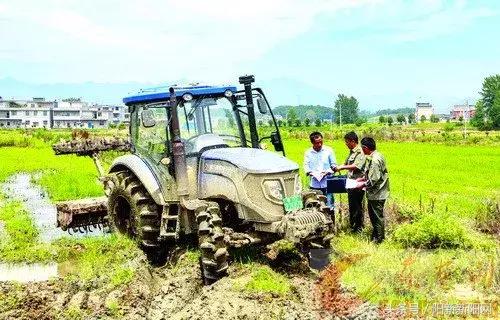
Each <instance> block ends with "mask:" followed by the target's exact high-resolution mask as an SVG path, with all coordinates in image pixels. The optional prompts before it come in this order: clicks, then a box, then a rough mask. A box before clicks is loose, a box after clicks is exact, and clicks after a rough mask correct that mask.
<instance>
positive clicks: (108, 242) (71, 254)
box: [0, 199, 140, 289]
mask: <svg viewBox="0 0 500 320" xmlns="http://www.w3.org/2000/svg"><path fill="white" fill-rule="evenodd" d="M0 203H1V206H0V220H1V221H2V222H3V224H4V232H2V234H1V235H0V262H7V263H19V262H23V263H34V262H37V263H49V262H58V263H59V271H60V272H61V273H62V274H63V275H64V276H65V279H66V280H67V281H69V282H73V283H76V284H77V285H79V286H80V287H83V288H93V287H97V286H99V285H105V286H108V287H109V288H110V289H112V288H114V287H118V286H121V285H125V284H128V283H129V282H130V281H131V280H132V279H133V277H134V276H135V272H136V266H135V265H134V264H133V263H134V261H137V258H138V257H139V255H140V251H139V249H138V248H137V246H136V244H135V242H134V241H132V240H130V239H127V238H125V237H123V236H120V235H116V234H112V235H109V236H101V237H87V238H69V237H64V238H61V239H58V240H55V241H53V242H51V243H42V242H40V241H39V238H38V235H39V233H38V230H37V229H36V227H35V225H34V223H33V221H32V219H31V217H30V215H29V214H28V213H27V212H26V211H25V210H24V209H23V208H22V207H21V205H20V204H19V203H16V202H5V199H3V200H2V199H0Z"/></svg>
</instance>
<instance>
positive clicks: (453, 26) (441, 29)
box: [389, 1, 497, 42]
mask: <svg viewBox="0 0 500 320" xmlns="http://www.w3.org/2000/svg"><path fill="white" fill-rule="evenodd" d="M432 2H434V1H432ZM436 2H437V3H439V4H438V5H435V6H434V8H433V9H434V10H432V11H431V12H429V13H427V14H425V15H421V16H419V17H415V18H412V19H409V20H408V21H406V22H404V23H402V24H401V25H400V26H398V27H397V28H396V30H395V32H394V34H392V35H391V36H390V37H389V38H391V39H392V40H394V41H397V42H405V41H418V40H422V39H428V38H434V37H438V36H442V35H447V34H451V33H456V32H458V31H459V30H463V29H464V28H466V27H467V26H469V25H471V24H472V23H473V22H474V21H475V20H476V19H480V18H484V17H490V16H495V15H496V14H497V13H496V12H495V11H493V10H491V9H488V8H469V7H467V4H466V2H465V1H457V2H455V3H454V4H452V5H451V6H448V7H443V6H442V3H440V1H436Z"/></svg>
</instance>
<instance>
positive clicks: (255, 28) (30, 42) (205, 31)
mask: <svg viewBox="0 0 500 320" xmlns="http://www.w3.org/2000/svg"><path fill="white" fill-rule="evenodd" d="M376 2H378V1H376V0H358V1H352V0H339V1H327V0H310V1H302V0H274V1H268V0H255V1H252V2H246V1H234V0H233V1H229V0H212V1H160V0H148V1H141V2H135V1H134V2H131V1H114V0H113V1H105V2H94V1H87V2H82V1H75V0H67V1H61V0H49V1H43V2H39V1H26V0H24V1H23V0H18V1H16V2H11V3H9V5H8V6H7V5H0V18H2V17H3V16H5V17H6V18H7V19H9V29H10V30H9V32H4V33H1V31H0V35H1V36H2V40H3V41H2V42H3V46H5V50H3V51H2V52H1V53H0V59H2V60H4V61H14V62H16V61H24V62H33V61H36V62H39V63H46V64H47V67H46V68H44V67H43V66H41V65H37V66H36V68H35V69H34V70H32V71H33V74H32V76H35V77H36V76H37V71H36V70H46V69H48V66H49V65H50V70H51V73H49V74H47V73H45V74H44V78H45V79H53V80H70V81H79V80H90V79H96V78H97V79H98V80H101V81H123V80H139V81H148V80H149V81H158V80H161V79H165V78H179V77H193V76H196V75H198V76H202V77H210V78H215V79H221V78H227V77H229V76H232V74H233V73H234V72H240V71H242V70H238V69H239V68H242V65H243V64H244V63H245V62H248V61H254V60H256V59H258V58H259V57H261V56H262V55H263V54H265V53H266V52H268V51H269V50H270V49H272V48H273V47H274V46H276V45H279V44H280V43H282V42H283V41H286V40H287V39H290V38H293V37H296V36H298V35H300V34H303V33H306V32H308V30H310V28H311V26H312V25H313V24H314V21H315V18H316V17H317V16H318V15H320V14H325V13H334V12H337V11H338V10H343V9H348V8H357V7H360V6H365V5H369V4H372V3H376ZM19 39H24V40H25V41H22V42H20V41H19ZM44 44H45V45H44ZM0 61H1V60H0ZM68 67H70V70H71V73H70V74H68ZM245 71H251V70H245ZM39 72H41V71H39ZM38 76H40V75H39V74H38Z"/></svg>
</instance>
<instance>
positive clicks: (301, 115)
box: [273, 105, 333, 121]
mask: <svg viewBox="0 0 500 320" xmlns="http://www.w3.org/2000/svg"><path fill="white" fill-rule="evenodd" d="M292 109H293V110H294V111H295V113H296V114H297V118H298V119H300V120H304V119H306V118H309V119H310V120H311V121H314V120H316V119H331V118H332V114H333V109H332V108H328V107H325V106H320V105H299V106H279V107H276V108H274V109H273V113H274V114H275V115H280V116H282V117H283V118H286V116H287V114H288V113H289V112H290V110H292Z"/></svg>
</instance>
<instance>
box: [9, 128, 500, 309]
mask: <svg viewBox="0 0 500 320" xmlns="http://www.w3.org/2000/svg"><path fill="white" fill-rule="evenodd" d="M428 127H429V128H427V127H426V126H415V127H412V128H398V127H397V126H395V127H394V128H391V129H388V128H387V127H383V126H379V125H368V126H363V127H360V128H357V127H353V128H355V130H358V132H360V134H362V133H363V132H364V133H368V134H369V133H370V132H372V133H375V136H376V137H385V138H384V139H385V140H380V139H379V140H377V142H378V149H379V150H380V151H381V152H382V153H383V154H384V155H385V157H386V160H387V163H388V168H389V175H390V181H391V202H392V203H396V204H397V205H398V206H399V208H400V210H399V211H398V213H397V214H398V219H399V220H398V221H404V223H403V224H401V225H400V224H395V225H389V226H388V228H387V230H388V238H387V241H386V242H385V243H384V244H382V245H380V246H375V245H373V244H371V243H370V242H368V240H367V239H368V232H369V231H368V230H367V231H366V233H364V234H363V235H361V236H351V235H346V234H342V235H340V236H339V237H337V238H336V239H335V243H334V247H335V250H336V253H337V254H336V256H335V259H336V261H337V263H340V264H344V265H345V266H346V268H345V271H344V273H343V275H342V281H343V283H345V284H346V285H348V286H350V287H352V288H353V289H354V290H355V291H356V292H357V293H358V294H359V295H360V296H361V297H363V298H365V299H368V300H371V301H377V302H380V301H383V300H388V299H390V300H397V301H403V300H409V299H416V300H418V299H439V298H442V297H445V296H448V295H453V290H454V286H456V285H457V284H465V285H467V286H470V287H471V288H473V290H476V291H479V292H481V293H484V294H490V293H493V294H494V293H495V292H497V293H498V290H499V289H498V286H499V283H498V282H499V281H500V279H498V276H497V278H495V276H494V274H495V273H497V272H498V270H497V269H496V268H497V267H496V264H497V262H498V257H497V255H496V253H495V249H496V250H498V248H499V245H498V242H497V243H495V242H494V240H491V239H490V238H488V237H487V236H485V235H483V234H480V233H478V232H477V231H475V228H477V229H481V230H483V229H485V230H490V229H495V228H498V224H490V223H488V221H490V220H491V219H492V218H493V219H498V202H496V204H495V203H493V205H492V204H490V203H489V202H487V201H488V199H498V197H499V196H500V148H498V141H497V140H498V137H499V136H500V135H498V134H496V133H495V134H491V135H490V136H488V139H486V140H484V139H479V140H478V141H477V145H475V144H474V141H472V138H471V139H468V140H467V141H466V143H464V144H463V143H462V142H460V143H459V144H454V143H455V142H456V141H458V140H455V139H457V137H459V136H460V134H461V133H460V132H459V131H458V130H459V129H454V128H451V129H452V130H447V131H446V132H438V131H439V130H441V129H442V128H441V127H438V126H437V125H432V126H428ZM312 129H313V128H312V127H311V130H312ZM323 129H326V128H323ZM349 129H351V127H349ZM307 130H309V129H307ZM347 130H348V129H347V127H344V129H343V130H339V129H335V131H334V132H331V133H330V132H325V144H326V145H329V146H332V147H333V148H334V150H335V152H336V154H337V160H338V162H339V163H341V162H343V160H344V159H345V157H346V155H347V153H348V150H347V148H346V147H345V145H344V143H343V141H342V136H343V134H344V133H345V131H347ZM426 130H427V131H426ZM431 131H432V134H431V133H430V132H431ZM105 133H106V132H105V131H103V132H98V134H105ZM443 133H445V134H450V137H445V136H443V135H442V134H443ZM283 135H284V136H285V137H286V140H285V149H286V151H287V156H288V157H289V158H291V159H292V160H294V161H296V162H297V163H299V164H300V165H302V160H303V154H304V151H305V150H306V149H307V148H308V147H309V146H310V143H309V141H308V139H307V132H306V131H304V128H298V129H296V128H290V129H288V128H287V129H286V132H283ZM473 135H474V137H481V136H484V135H485V133H478V132H474V133H473ZM68 136H69V133H68V132H67V131H66V132H64V131H46V130H45V131H43V130H42V131H33V132H31V131H23V130H20V131H16V132H14V134H12V132H9V133H6V132H5V131H0V158H1V159H2V166H1V167H0V182H2V181H4V180H5V179H6V178H7V177H9V176H10V175H12V174H15V173H17V172H20V171H22V172H29V173H33V172H42V175H41V178H40V180H38V183H40V184H41V185H42V186H43V187H44V188H46V190H47V191H48V193H49V195H50V197H51V198H52V199H53V200H57V201H58V200H67V199H73V198H83V197H88V196H98V195H102V187H101V186H100V184H99V182H98V181H97V173H96V170H95V168H94V166H93V164H92V161H91V159H89V158H85V157H76V156H58V157H56V156H54V155H53V152H52V150H51V148H50V146H49V145H50V143H53V142H55V141H57V140H58V139H59V138H60V137H68ZM436 137H438V138H439V139H438V140H437V141H438V142H439V143H435V142H436V141H434V140H433V139H435V138H436ZM334 138H335V140H333V139H334ZM397 139H401V140H402V141H400V142H397V141H392V140H397ZM411 139H415V140H418V141H427V142H415V141H407V140H411ZM433 141H434V142H433ZM457 143H458V142H457ZM115 156H117V154H114V153H109V154H107V155H105V156H104V162H106V163H109V162H110V161H111V160H112V158H113V157H115ZM301 174H302V178H303V182H304V183H307V181H306V179H305V177H304V176H303V173H302V172H301ZM337 201H342V202H346V197H345V195H343V196H342V198H340V197H339V196H337ZM2 202H3V204H2V206H1V207H0V220H2V221H3V223H4V225H5V227H4V229H5V230H4V232H3V234H2V235H1V237H2V238H1V239H0V260H1V261H37V262H40V261H57V262H59V263H60V264H61V266H64V267H65V271H64V272H65V274H66V279H67V281H71V282H74V283H77V284H78V285H79V286H82V287H85V288H93V287H95V286H98V285H102V284H104V285H105V286H107V287H109V288H112V287H116V286H121V285H124V284H127V283H130V281H131V280H132V279H133V277H134V276H135V273H136V269H135V266H134V265H132V264H130V261H134V260H135V259H136V257H137V255H138V254H139V251H138V249H137V247H136V245H135V244H134V243H133V242H132V241H130V240H127V239H124V238H123V237H119V236H115V235H113V236H107V237H98V238H84V239H70V238H63V239H60V240H58V241H55V242H53V243H51V244H41V243H39V242H38V233H37V231H36V228H34V225H33V223H32V222H31V220H30V217H29V215H28V214H27V213H26V212H24V210H23V209H22V207H21V206H20V205H19V204H16V203H12V202H7V203H6V202H5V201H4V200H1V199H0V203H2ZM495 210H496V211H495ZM474 223H475V224H476V225H475V224H474ZM428 248H432V250H427V249H428ZM198 257H199V253H198V252H197V251H188V253H187V259H185V260H186V261H187V263H196V262H197V260H198ZM471 257H474V258H473V259H472V258H471ZM236 260H237V261H239V262H240V263H243V264H242V266H241V267H242V268H244V269H247V270H248V277H244V281H243V282H241V283H240V282H237V285H239V286H241V288H242V289H243V290H245V291H247V292H251V293H269V294H271V295H273V296H283V295H286V294H287V293H288V292H290V290H291V285H290V283H289V281H288V279H287V278H286V277H285V276H284V275H283V274H281V273H278V272H275V271H273V270H272V269H270V268H269V267H268V266H265V265H263V264H260V263H256V262H255V260H254V259H252V258H250V259H248V258H246V253H243V254H242V255H240V257H239V258H238V257H236ZM252 261H253V262H252ZM174 268H177V269H178V270H182V266H181V265H179V266H174ZM236 280H239V279H236ZM110 309H113V308H110Z"/></svg>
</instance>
